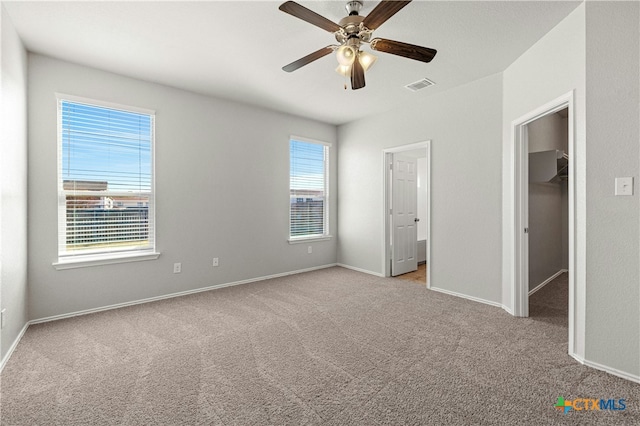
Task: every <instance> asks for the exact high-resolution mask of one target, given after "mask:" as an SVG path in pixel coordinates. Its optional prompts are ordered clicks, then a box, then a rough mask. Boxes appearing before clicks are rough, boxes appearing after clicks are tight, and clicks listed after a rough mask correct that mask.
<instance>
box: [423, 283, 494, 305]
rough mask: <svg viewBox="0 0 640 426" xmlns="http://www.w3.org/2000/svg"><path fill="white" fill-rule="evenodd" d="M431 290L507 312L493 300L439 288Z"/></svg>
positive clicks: (431, 288)
mask: <svg viewBox="0 0 640 426" xmlns="http://www.w3.org/2000/svg"><path fill="white" fill-rule="evenodd" d="M429 289H430V290H433V291H437V292H440V293H444V294H448V295H450V296H456V297H461V298H463V299H467V300H472V301H474V302H479V303H484V304H485V305H490V306H495V307H496V308H502V309H505V310H506V308H505V307H504V306H503V305H502V304H501V303H498V302H492V301H491V300H486V299H481V298H479V297H474V296H469V295H466V294H463V293H457V292H455V291H451V290H445V289H443V288H438V287H430V288H429Z"/></svg>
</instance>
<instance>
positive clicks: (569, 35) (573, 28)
mask: <svg viewBox="0 0 640 426" xmlns="http://www.w3.org/2000/svg"><path fill="white" fill-rule="evenodd" d="M584 9H585V7H584V4H581V5H580V6H578V7H577V8H576V9H575V10H574V11H573V12H571V13H570V14H569V15H568V16H567V17H566V18H565V19H564V20H563V21H562V22H560V23H559V24H558V25H557V26H556V27H555V28H553V29H552V30H551V31H550V32H549V33H547V34H546V35H545V36H544V37H543V38H541V39H540V40H539V41H538V42H537V43H536V44H534V45H533V46H532V47H531V48H530V49H529V50H527V51H526V52H525V53H524V54H523V55H522V56H520V57H519V58H518V59H517V60H516V61H515V62H514V63H513V64H511V65H510V66H509V67H508V68H507V69H506V70H505V71H504V73H503V78H504V103H503V111H504V114H503V149H502V152H503V157H502V158H503V163H502V193H503V196H502V204H503V208H502V218H503V219H502V224H503V226H502V247H503V259H502V266H503V276H502V282H503V286H502V290H503V292H502V301H503V304H504V305H505V306H507V307H512V291H511V290H512V286H513V283H514V281H515V268H514V264H515V261H514V250H515V246H514V240H515V205H516V199H515V169H514V158H515V146H514V142H513V140H514V139H513V134H512V132H513V123H514V121H516V120H519V119H521V118H522V117H523V116H524V115H525V114H529V113H531V112H532V111H534V110H536V109H537V108H540V107H541V106H543V105H545V104H548V103H549V102H551V101H553V100H555V99H557V98H559V97H560V96H563V95H565V94H567V93H570V92H573V94H574V114H575V124H574V128H573V131H574V139H575V152H574V161H575V164H576V167H575V169H576V170H575V171H574V172H575V175H574V177H575V182H576V195H575V205H576V214H575V218H576V223H575V229H576V236H575V251H576V253H578V255H579V257H580V256H582V257H581V259H582V260H580V261H577V262H576V265H575V267H574V270H573V271H572V272H573V273H574V278H575V279H576V281H577V282H578V283H580V282H581V283H582V284H584V282H585V280H586V278H585V264H584V256H585V255H584V253H585V250H586V248H585V244H586V243H585V210H586V207H585V177H584V175H585V170H586V160H585V133H586V130H585V125H586V124H585V96H586V91H585V19H584V14H585V10H584ZM576 297H578V298H581V297H582V298H583V297H584V292H582V293H581V294H576ZM580 305H582V306H584V300H583V299H582V300H578V301H577V306H580ZM580 314H581V313H580V312H578V313H577V315H580ZM582 314H584V311H583V312H582ZM579 326H582V327H583V329H582V330H584V323H582V324H581V325H579ZM576 351H577V352H578V353H583V351H584V348H583V347H578V348H576Z"/></svg>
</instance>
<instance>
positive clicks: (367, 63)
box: [358, 51, 378, 71]
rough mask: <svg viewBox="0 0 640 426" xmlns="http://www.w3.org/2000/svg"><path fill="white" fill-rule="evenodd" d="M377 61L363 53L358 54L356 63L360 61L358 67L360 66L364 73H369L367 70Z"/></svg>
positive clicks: (375, 57)
mask: <svg viewBox="0 0 640 426" xmlns="http://www.w3.org/2000/svg"><path fill="white" fill-rule="evenodd" d="M377 59H378V57H377V56H375V55H372V54H371V53H368V52H364V51H360V52H358V61H360V65H362V68H364V70H365V71H369V68H371V67H372V66H373V64H374V63H375V62H376V60H377Z"/></svg>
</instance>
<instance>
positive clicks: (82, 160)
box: [55, 96, 157, 266]
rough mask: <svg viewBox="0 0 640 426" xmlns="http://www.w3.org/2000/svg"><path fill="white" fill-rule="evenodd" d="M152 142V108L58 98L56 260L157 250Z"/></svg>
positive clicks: (117, 256)
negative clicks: (135, 107) (108, 104)
mask: <svg viewBox="0 0 640 426" xmlns="http://www.w3.org/2000/svg"><path fill="white" fill-rule="evenodd" d="M153 145H154V113H153V112H150V111H143V110H140V109H133V108H126V107H119V106H118V107H114V106H107V105H105V104H102V103H99V102H95V101H89V100H78V98H71V97H62V96H59V97H58V263H57V264H55V265H64V264H68V263H74V262H89V263H91V262H94V263H98V264H100V263H111V262H108V261H107V262H104V261H105V260H108V259H123V258H129V260H142V259H134V258H135V257H136V256H140V257H144V255H150V254H155V253H153V252H154V251H155V229H154V191H153V190H154V177H153ZM154 257H157V254H155V256H154ZM101 261H102V262H101ZM82 266H84V265H82Z"/></svg>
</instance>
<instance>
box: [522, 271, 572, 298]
mask: <svg viewBox="0 0 640 426" xmlns="http://www.w3.org/2000/svg"><path fill="white" fill-rule="evenodd" d="M565 272H569V271H568V270H567V269H560V270H559V271H558V272H556V273H555V274H553V275H551V276H550V277H549V278H547V279H546V280H544V281H542V282H541V283H540V284H538V285H537V286H536V287H535V288H534V289H533V290H529V296H531V295H532V294H533V293H535V292H536V291H538V290H540V289H542V287H544V286H545V285H547V284H549V283H550V282H551V281H553V280H555V279H556V278H558V277H559V276H560V275H562V274H564V273H565Z"/></svg>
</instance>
